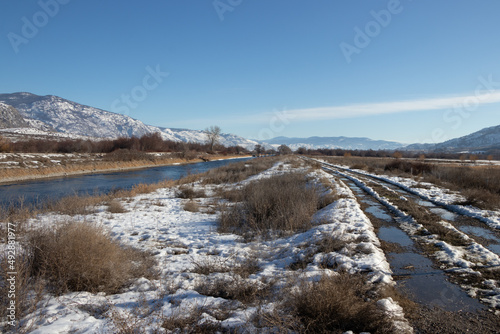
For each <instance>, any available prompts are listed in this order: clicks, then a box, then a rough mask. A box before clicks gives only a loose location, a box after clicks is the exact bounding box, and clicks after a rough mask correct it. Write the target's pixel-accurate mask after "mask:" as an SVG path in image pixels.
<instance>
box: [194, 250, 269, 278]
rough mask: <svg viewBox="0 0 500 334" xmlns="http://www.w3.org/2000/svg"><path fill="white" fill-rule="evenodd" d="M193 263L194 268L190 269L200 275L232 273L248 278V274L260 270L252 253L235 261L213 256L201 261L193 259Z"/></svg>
mask: <svg viewBox="0 0 500 334" xmlns="http://www.w3.org/2000/svg"><path fill="white" fill-rule="evenodd" d="M193 265H194V268H193V270H191V271H192V272H193V273H197V274H201V275H210V274H212V273H232V274H235V275H239V276H240V277H242V278H248V276H250V275H252V274H255V273H257V272H259V271H260V266H259V261H258V260H257V258H256V257H254V256H252V255H250V256H249V257H246V258H245V259H244V260H243V261H238V262H237V263H230V262H229V260H227V259H221V258H218V257H215V258H208V259H203V261H201V262H198V261H193Z"/></svg>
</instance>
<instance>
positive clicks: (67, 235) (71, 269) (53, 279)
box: [29, 222, 152, 293]
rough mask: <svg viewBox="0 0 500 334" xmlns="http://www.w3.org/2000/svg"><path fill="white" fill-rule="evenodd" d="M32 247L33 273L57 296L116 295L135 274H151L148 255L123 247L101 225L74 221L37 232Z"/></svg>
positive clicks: (32, 237) (33, 237) (33, 236)
mask: <svg viewBox="0 0 500 334" xmlns="http://www.w3.org/2000/svg"><path fill="white" fill-rule="evenodd" d="M29 245H30V248H31V251H32V256H33V262H32V264H33V267H32V271H33V272H32V274H33V275H35V276H37V275H39V276H41V277H43V278H45V279H46V280H47V281H48V282H50V287H51V288H52V289H53V290H54V291H55V292H56V293H63V292H66V291H89V292H106V293H115V292H118V291H120V289H121V288H122V287H124V286H125V285H127V284H128V283H129V282H130V280H131V279H132V278H133V277H134V275H136V274H140V275H144V274H146V275H147V274H148V272H149V273H151V271H150V270H148V268H151V264H152V260H151V259H150V258H149V257H148V256H146V255H145V254H142V253H141V252H139V251H136V250H133V249H126V248H124V247H122V246H121V245H119V244H118V243H117V242H116V241H114V240H112V239H111V238H110V236H109V235H108V234H107V232H106V231H105V230H104V229H103V228H102V227H101V226H98V225H95V224H91V223H85V222H70V223H64V224H62V225H60V226H56V227H53V228H50V229H49V228H45V229H39V230H36V231H34V232H33V233H32V235H31V236H30V241H29Z"/></svg>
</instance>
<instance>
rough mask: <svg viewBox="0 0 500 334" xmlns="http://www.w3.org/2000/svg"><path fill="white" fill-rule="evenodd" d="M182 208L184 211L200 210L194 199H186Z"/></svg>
mask: <svg viewBox="0 0 500 334" xmlns="http://www.w3.org/2000/svg"><path fill="white" fill-rule="evenodd" d="M183 209H184V210H185V211H189V212H199V211H200V205H199V204H198V202H196V201H193V200H189V201H187V202H186V203H185V204H184V207H183Z"/></svg>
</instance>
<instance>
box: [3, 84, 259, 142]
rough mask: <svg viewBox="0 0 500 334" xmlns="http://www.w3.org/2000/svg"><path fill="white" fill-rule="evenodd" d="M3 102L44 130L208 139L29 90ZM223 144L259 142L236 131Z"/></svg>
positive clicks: (103, 135) (224, 136)
mask: <svg viewBox="0 0 500 334" xmlns="http://www.w3.org/2000/svg"><path fill="white" fill-rule="evenodd" d="M0 102H3V103H5V104H7V105H11V106H12V107H14V108H16V109H17V110H18V111H19V113H20V114H21V115H22V116H23V117H24V119H25V121H26V122H27V123H28V125H29V127H30V128H35V129H38V130H42V131H48V132H51V131H55V132H58V133H65V134H69V135H77V136H88V137H93V138H117V137H131V136H136V137H140V136H142V135H145V134H148V133H155V132H158V133H160V134H161V136H162V138H163V139H165V140H173V141H182V142H196V143H202V142H205V141H206V134H205V132H204V131H201V130H189V129H177V128H172V129H171V128H166V127H157V126H152V125H147V124H144V123H143V122H142V121H139V120H137V119H134V118H132V117H130V116H127V115H122V114H117V113H113V112H110V111H106V110H102V109H98V108H94V107H91V106H88V105H84V104H80V103H77V102H74V101H70V100H67V99H64V98H61V97H58V96H55V95H45V96H40V95H36V94H33V93H28V92H19V93H12V94H0ZM220 144H221V145H224V146H236V145H239V146H242V147H245V148H247V149H253V148H254V147H255V145H257V144H258V143H257V142H256V141H252V140H248V139H245V138H243V137H239V136H236V135H234V134H227V133H222V134H221V136H220Z"/></svg>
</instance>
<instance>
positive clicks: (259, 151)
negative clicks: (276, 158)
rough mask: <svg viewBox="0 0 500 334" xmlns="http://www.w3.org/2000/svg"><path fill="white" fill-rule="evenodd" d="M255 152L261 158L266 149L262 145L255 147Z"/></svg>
mask: <svg viewBox="0 0 500 334" xmlns="http://www.w3.org/2000/svg"><path fill="white" fill-rule="evenodd" d="M253 150H254V151H255V153H256V154H257V156H258V157H260V155H261V154H262V153H264V147H263V146H262V145H260V144H257V145H255V148H254V149H253Z"/></svg>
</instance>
